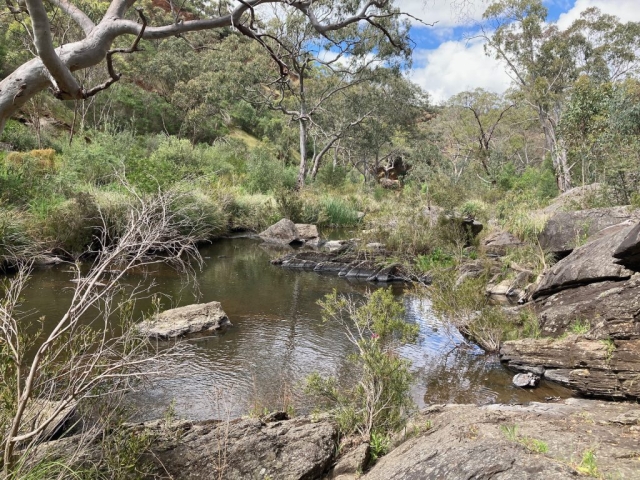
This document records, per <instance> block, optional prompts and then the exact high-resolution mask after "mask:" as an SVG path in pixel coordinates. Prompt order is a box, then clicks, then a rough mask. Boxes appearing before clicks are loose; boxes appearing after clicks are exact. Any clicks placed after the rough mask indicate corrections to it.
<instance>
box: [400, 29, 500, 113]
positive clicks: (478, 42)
mask: <svg viewBox="0 0 640 480" xmlns="http://www.w3.org/2000/svg"><path fill="white" fill-rule="evenodd" d="M483 43H484V42H483V40H482V39H474V40H470V41H465V40H459V41H448V42H444V43H442V44H440V45H439V46H438V48H436V49H433V50H424V49H422V50H416V51H415V52H414V64H416V67H414V68H413V70H412V71H411V72H410V74H409V77H410V78H411V80H413V81H414V82H415V83H417V84H418V85H420V86H421V87H422V88H424V89H425V90H426V91H427V92H429V94H430V95H431V98H432V100H433V101H434V102H443V101H445V100H447V99H448V98H449V97H451V96H452V95H455V94H456V93H459V92H462V91H465V90H473V89H475V88H484V89H486V90H489V91H492V92H496V93H502V92H504V91H505V90H506V89H507V88H509V85H510V84H511V79H510V78H509V76H508V75H507V74H506V72H505V70H504V65H502V64H501V63H500V62H498V61H497V60H494V59H493V58H491V57H487V56H486V55H485V53H484V48H483Z"/></svg>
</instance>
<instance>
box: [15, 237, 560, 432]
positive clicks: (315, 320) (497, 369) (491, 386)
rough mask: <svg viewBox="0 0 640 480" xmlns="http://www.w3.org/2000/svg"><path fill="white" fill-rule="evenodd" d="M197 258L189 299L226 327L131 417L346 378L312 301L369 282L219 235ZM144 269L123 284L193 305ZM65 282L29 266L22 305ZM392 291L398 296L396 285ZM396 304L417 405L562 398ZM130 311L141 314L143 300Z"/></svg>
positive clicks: (244, 405)
mask: <svg viewBox="0 0 640 480" xmlns="http://www.w3.org/2000/svg"><path fill="white" fill-rule="evenodd" d="M202 254H203V257H205V262H206V263H205V267H204V268H203V270H202V272H200V273H199V274H198V283H199V291H200V294H201V295H200V297H199V298H198V301H200V302H208V301H212V300H217V301H219V302H221V303H222V307H223V308H224V310H225V311H226V312H227V314H228V316H229V318H230V319H231V321H232V323H233V325H234V326H233V327H232V328H231V329H229V330H228V331H227V332H226V333H224V334H222V335H219V336H212V337H206V338H197V339H194V340H189V341H188V343H187V347H188V350H189V353H190V354H191V355H190V356H188V357H183V358H179V359H175V360H174V361H173V364H172V365H171V367H170V369H169V370H168V371H167V372H165V373H166V375H165V376H164V378H163V379H161V380H156V381H154V382H153V383H151V384H150V385H149V386H148V388H146V389H144V390H143V391H140V392H136V393H134V394H132V395H130V402H131V404H132V405H135V406H136V407H137V409H138V410H139V412H140V413H139V419H141V420H143V419H150V418H157V417H161V416H162V415H163V413H164V411H165V410H166V409H167V407H168V406H169V405H170V404H171V403H172V401H173V402H175V411H176V413H177V414H178V415H179V416H181V417H185V418H192V419H206V418H212V417H226V416H229V415H231V416H238V415H243V414H246V413H247V412H248V411H249V409H251V408H252V407H255V406H258V407H260V406H261V405H266V404H269V406H271V407H273V408H277V407H281V406H282V405H284V404H286V403H289V402H291V401H292V400H296V401H301V396H300V394H299V388H298V387H299V386H300V384H301V383H302V381H303V380H304V378H305V377H306V376H307V375H309V374H310V373H312V372H314V371H320V372H321V373H323V374H331V375H337V376H338V377H340V378H342V379H345V381H348V379H349V366H348V362H347V356H348V354H349V353H351V352H352V351H353V346H352V345H351V344H350V343H349V342H348V341H347V339H346V338H345V335H344V334H343V332H342V331H341V330H340V328H339V327H337V326H335V325H329V324H323V323H322V320H321V314H320V309H319V307H318V305H317V301H318V300H319V299H320V298H322V297H323V296H324V295H325V294H327V293H329V292H331V291H332V290H333V289H334V288H336V289H338V290H339V291H340V292H342V293H348V294H353V295H363V294H364V293H365V291H366V290H367V289H370V288H377V287H376V286H375V285H372V284H367V283H366V282H362V281H346V280H344V279H340V278H337V277H334V276H323V275H318V274H315V273H313V272H295V271H287V270H283V269H280V268H277V267H273V266H271V265H270V264H269V259H270V257H272V256H274V252H272V251H270V250H265V249H263V248H261V247H260V246H259V244H258V243H257V242H256V241H253V240H249V239H235V240H224V241H219V242H216V243H215V244H213V245H212V246H210V247H207V248H205V249H204V250H203V251H202ZM147 274H148V276H147V277H145V276H144V275H142V274H141V273H134V274H132V275H131V276H130V277H129V278H128V281H130V282H131V283H132V284H135V283H138V282H139V281H146V282H151V281H154V282H155V284H156V286H155V287H154V291H156V292H158V293H164V294H167V295H169V296H170V297H171V298H172V300H171V302H170V301H168V300H165V301H164V303H165V307H170V306H180V305H186V304H189V303H194V301H196V300H195V298H194V295H195V294H196V293H197V292H196V291H194V290H193V289H185V288H184V282H182V280H181V279H180V277H179V276H178V275H176V273H175V272H173V271H171V270H170V269H168V268H165V267H162V266H158V267H157V269H156V270H154V271H152V272H147ZM69 279H70V274H69V273H68V272H65V268H61V267H54V268H51V269H48V270H44V271H39V272H37V273H36V275H35V276H34V279H33V281H32V282H31V284H30V286H29V289H28V291H27V292H26V298H27V305H26V308H29V309H33V310H34V311H37V315H45V316H46V317H47V319H49V320H50V321H51V320H52V319H55V318H56V317H58V316H59V315H60V314H61V313H62V312H63V311H64V310H65V309H66V308H67V305H68V302H69V299H70V295H71V290H70V288H69V287H70V286H71V284H70V283H69ZM394 289H395V292H396V293H397V295H398V296H401V295H402V289H401V287H399V286H395V287H394ZM170 303H171V304H170ZM404 303H405V307H406V312H407V313H406V316H407V320H408V321H412V322H416V323H417V324H418V325H419V327H420V336H419V340H418V342H417V343H416V344H415V345H408V346H404V347H403V348H402V349H401V354H402V355H404V356H405V357H407V358H409V359H411V361H412V363H413V369H414V371H415V374H416V380H417V381H416V385H415V387H414V390H413V396H414V399H415V401H416V403H417V404H418V405H419V406H423V405H425V404H429V403H441V402H464V403H487V402H494V401H500V402H509V401H519V402H522V401H528V400H533V399H542V398H543V397H544V396H556V395H557V396H567V395H568V394H569V392H568V391H566V390H564V389H560V388H559V387H550V386H548V385H546V386H542V387H541V388H539V389H536V390H534V391H530V392H528V391H524V390H521V389H516V388H514V387H511V377H512V374H510V373H509V372H507V371H506V370H504V369H503V368H502V367H501V366H500V364H499V362H498V361H497V360H495V359H494V358H492V357H486V356H484V355H483V354H482V352H481V350H479V349H478V348H477V347H464V348H454V347H456V346H459V345H460V344H461V343H463V341H462V338H461V337H460V336H459V334H458V333H457V332H451V331H448V330H447V329H446V328H445V327H444V326H443V325H442V324H441V323H440V322H439V321H438V320H437V318H436V317H435V316H434V315H433V313H432V312H431V311H430V305H429V302H428V301H427V300H424V299H420V298H416V297H415V296H411V295H405V296H404ZM136 307H137V308H138V309H139V310H141V311H147V310H148V309H149V308H150V307H151V305H150V299H148V298H147V299H142V300H141V301H140V302H138V304H137V305H136Z"/></svg>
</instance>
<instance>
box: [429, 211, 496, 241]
mask: <svg viewBox="0 0 640 480" xmlns="http://www.w3.org/2000/svg"><path fill="white" fill-rule="evenodd" d="M422 214H423V216H424V217H425V218H426V219H428V221H429V226H431V227H434V226H436V225H437V224H438V222H439V221H440V218H444V219H446V220H447V221H449V222H452V223H457V224H459V225H461V226H462V227H464V228H465V229H466V230H467V231H468V232H469V233H470V234H471V236H472V237H476V236H477V235H478V234H479V233H480V232H481V231H482V229H483V228H484V225H483V224H482V223H480V222H478V221H477V220H475V219H474V218H471V217H463V216H460V215H459V214H457V213H454V214H453V215H450V214H446V213H445V210H444V209H443V208H441V207H438V206H435V205H430V206H428V207H426V208H425V209H424V210H423V212H422Z"/></svg>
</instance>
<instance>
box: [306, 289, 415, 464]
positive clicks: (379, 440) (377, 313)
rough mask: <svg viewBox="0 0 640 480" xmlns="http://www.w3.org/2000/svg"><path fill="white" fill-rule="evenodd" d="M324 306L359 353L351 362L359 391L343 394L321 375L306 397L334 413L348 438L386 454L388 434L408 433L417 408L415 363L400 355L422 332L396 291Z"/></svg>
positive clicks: (334, 297) (333, 298)
mask: <svg viewBox="0 0 640 480" xmlns="http://www.w3.org/2000/svg"><path fill="white" fill-rule="evenodd" d="M319 304H320V306H321V307H322V309H323V318H324V321H325V322H328V321H330V322H332V323H333V324H336V323H337V324H340V325H341V326H342V327H344V328H345V332H346V334H347V336H348V338H349V339H350V340H351V342H352V343H353V344H354V346H355V347H356V353H355V354H353V355H352V356H350V357H349V360H350V362H351V363H352V365H353V367H354V368H355V369H356V371H357V372H358V377H357V383H356V384H355V385H351V386H349V387H345V388H338V383H337V381H336V379H335V378H331V377H330V378H323V377H321V376H320V375H319V374H317V373H316V374H314V375H311V376H310V377H309V378H308V379H307V386H306V391H307V393H309V394H312V395H314V396H315V397H316V398H317V399H318V400H320V401H322V402H323V404H324V405H325V406H330V407H331V408H332V410H331V411H332V413H333V415H334V418H335V419H336V421H337V422H338V425H339V427H340V429H341V431H342V432H343V433H346V434H348V433H352V432H359V433H360V434H362V435H364V436H365V437H367V439H368V440H370V441H372V442H375V443H376V445H377V446H378V447H379V448H378V449H377V452H378V453H379V454H382V453H383V452H384V450H385V448H383V446H384V444H385V442H384V439H385V438H386V437H387V434H388V433H390V432H393V431H397V430H399V429H401V428H402V427H404V425H405V424H406V419H407V415H408V412H409V411H410V410H411V409H412V408H413V404H412V401H411V395H410V390H411V384H412V375H411V372H410V371H409V367H410V362H409V361H408V360H405V359H403V358H400V357H399V356H398V355H397V353H396V350H397V347H398V346H399V345H400V344H401V343H403V342H412V341H415V339H416V337H417V334H418V327H417V325H415V324H411V323H407V322H406V321H405V320H404V308H403V306H402V304H401V303H400V302H397V301H396V300H395V299H394V297H393V294H392V292H391V289H380V290H377V291H375V292H373V293H370V294H368V295H367V300H366V302H365V303H357V302H355V301H354V300H352V299H349V298H347V297H344V296H338V294H337V293H336V292H335V291H334V292H333V294H331V295H327V296H326V297H325V299H324V300H322V301H320V302H319ZM352 322H353V323H352ZM353 324H355V327H356V328H355V332H354V329H353Z"/></svg>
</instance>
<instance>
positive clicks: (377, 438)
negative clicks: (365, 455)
mask: <svg viewBox="0 0 640 480" xmlns="http://www.w3.org/2000/svg"><path fill="white" fill-rule="evenodd" d="M390 445H391V441H390V439H389V436H388V435H385V434H382V433H377V432H373V433H372V434H371V438H370V439H369V446H370V448H371V460H372V461H373V462H375V461H376V460H378V459H379V458H380V457H383V456H385V455H386V454H387V452H388V451H389V447H390Z"/></svg>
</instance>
